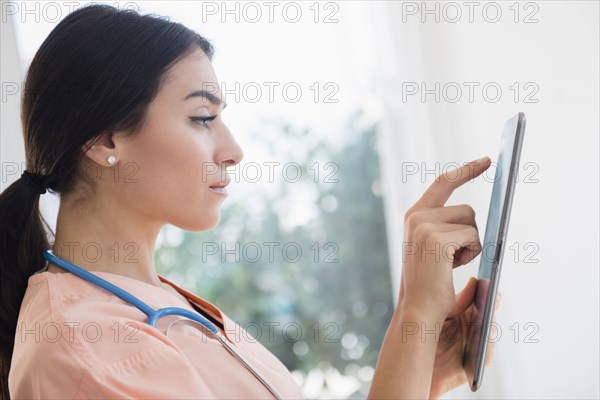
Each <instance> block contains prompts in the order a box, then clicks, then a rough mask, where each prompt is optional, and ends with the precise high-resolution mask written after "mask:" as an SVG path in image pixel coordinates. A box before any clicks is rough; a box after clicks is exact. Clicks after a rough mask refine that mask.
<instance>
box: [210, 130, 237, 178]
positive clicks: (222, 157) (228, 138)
mask: <svg viewBox="0 0 600 400" xmlns="http://www.w3.org/2000/svg"><path fill="white" fill-rule="evenodd" d="M223 137H224V138H225V139H224V141H223V144H222V145H221V148H220V151H219V153H218V154H217V157H216V160H215V161H216V162H217V164H219V165H223V164H224V167H225V168H227V167H232V166H234V165H236V164H239V163H240V162H241V161H242V159H243V158H244V151H243V150H242V148H241V147H240V145H239V144H238V142H237V141H236V140H235V138H234V137H233V134H232V133H231V131H230V130H229V128H228V127H224V132H223Z"/></svg>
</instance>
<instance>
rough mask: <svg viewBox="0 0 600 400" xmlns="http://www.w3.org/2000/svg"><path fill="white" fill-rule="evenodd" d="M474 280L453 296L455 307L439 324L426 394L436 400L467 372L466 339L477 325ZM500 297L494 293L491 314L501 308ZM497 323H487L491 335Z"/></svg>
mask: <svg viewBox="0 0 600 400" xmlns="http://www.w3.org/2000/svg"><path fill="white" fill-rule="evenodd" d="M476 288H477V279H476V278H474V277H471V278H470V279H469V281H468V282H467V284H466V285H465V288H464V289H463V290H462V291H461V292H460V293H459V294H457V295H456V301H455V303H454V307H453V308H452V310H451V311H450V313H448V316H447V318H446V320H445V321H444V324H443V326H442V332H441V335H440V337H439V342H438V346H437V350H436V354H435V362H434V365H433V376H432V379H431V388H430V390H429V397H430V398H432V399H437V398H438V397H440V396H441V395H443V394H444V393H446V392H448V391H450V390H452V389H454V388H456V387H458V386H461V385H464V384H465V383H467V375H466V372H465V370H464V367H463V355H464V352H465V349H466V346H467V340H468V339H469V335H468V330H469V328H470V327H473V326H475V324H477V317H478V310H477V308H476V306H475V289H476ZM501 299H502V296H501V294H500V292H498V293H497V295H496V301H495V304H494V314H493V316H492V321H495V320H496V318H495V315H496V311H497V310H498V308H499V307H500V302H501ZM496 335H497V330H496V325H495V324H492V325H491V326H490V337H492V338H493V337H496ZM494 348H495V343H494V342H491V341H490V342H488V346H487V353H486V356H485V365H486V366H487V365H489V364H490V363H491V361H492V358H493V357H494Z"/></svg>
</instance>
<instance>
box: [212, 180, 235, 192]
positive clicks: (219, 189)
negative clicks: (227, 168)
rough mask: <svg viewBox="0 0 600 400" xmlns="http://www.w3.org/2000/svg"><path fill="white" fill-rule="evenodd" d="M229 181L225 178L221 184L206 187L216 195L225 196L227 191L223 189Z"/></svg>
mask: <svg viewBox="0 0 600 400" xmlns="http://www.w3.org/2000/svg"><path fill="white" fill-rule="evenodd" d="M230 181H231V179H230V178H227V179H226V180H224V181H221V182H216V183H213V184H212V185H210V186H209V187H208V189H209V190H210V191H212V192H215V193H218V194H223V195H227V189H225V187H226V186H227V185H229V182H230Z"/></svg>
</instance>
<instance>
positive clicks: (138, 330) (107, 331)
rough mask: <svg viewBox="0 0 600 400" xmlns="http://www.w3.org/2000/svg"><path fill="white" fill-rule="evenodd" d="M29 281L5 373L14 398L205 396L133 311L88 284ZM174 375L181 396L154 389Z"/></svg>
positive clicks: (180, 360) (182, 362) (184, 363)
mask: <svg viewBox="0 0 600 400" xmlns="http://www.w3.org/2000/svg"><path fill="white" fill-rule="evenodd" d="M50 275H53V276H50ZM32 278H33V279H30V282H29V286H28V288H27V291H26V294H25V297H24V299H23V303H22V306H21V312H20V315H19V321H18V324H17V333H16V337H15V347H14V353H13V358H12V365H11V370H10V377H9V387H10V391H11V395H12V396H13V397H14V398H23V397H28V398H39V397H56V398H67V397H70V398H76V397H123V398H127V397H128V398H132V397H138V398H139V397H147V398H156V397H163V398H164V397H172V396H173V395H174V394H175V395H177V396H178V397H202V394H203V393H204V394H206V393H209V392H208V389H207V387H206V386H205V385H203V383H202V380H201V379H198V376H197V374H196V371H195V370H194V368H193V367H192V366H191V365H190V364H189V361H188V360H187V359H186V358H185V356H184V355H183V354H181V353H180V351H179V350H178V348H177V347H176V346H173V345H172V344H171V343H169V342H168V340H166V339H165V338H164V336H163V335H160V334H159V332H158V331H156V330H155V329H153V328H151V327H149V326H148V325H147V324H145V323H142V321H144V317H145V316H144V315H143V314H142V313H141V312H139V311H138V310H136V309H134V308H133V307H127V306H124V305H123V304H122V303H121V302H119V301H114V296H113V297H111V296H105V295H104V294H103V293H102V292H101V291H98V290H97V289H96V288H93V287H90V286H89V285H87V286H86V285H82V284H81V283H80V282H78V281H76V280H74V281H72V282H70V281H69V278H68V277H67V276H60V277H59V276H56V274H46V276H43V277H42V276H33V277H32ZM88 289H91V290H92V291H93V292H87V290H88ZM94 291H95V292H94ZM174 371H176V372H177V379H178V380H180V381H186V385H185V388H184V389H181V390H184V392H182V393H174V392H173V390H177V389H173V388H169V389H166V388H164V389H160V388H159V387H157V386H160V385H159V383H160V382H164V379H168V377H169V376H170V375H172V374H173V372H174ZM166 390H168V393H167V392H166ZM208 397H210V396H208Z"/></svg>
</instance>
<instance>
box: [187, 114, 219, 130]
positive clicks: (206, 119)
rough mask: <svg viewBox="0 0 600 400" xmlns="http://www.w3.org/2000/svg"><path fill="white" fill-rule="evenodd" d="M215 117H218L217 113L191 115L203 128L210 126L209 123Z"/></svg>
mask: <svg viewBox="0 0 600 400" xmlns="http://www.w3.org/2000/svg"><path fill="white" fill-rule="evenodd" d="M215 118H217V116H216V115H212V116H210V117H190V119H191V120H192V121H194V123H196V124H198V125H200V126H202V127H203V128H208V127H209V123H210V122H211V121H213V120H214V119H215Z"/></svg>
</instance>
